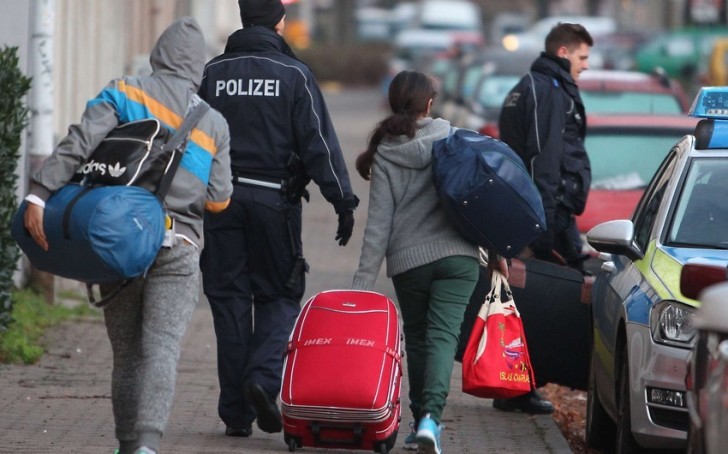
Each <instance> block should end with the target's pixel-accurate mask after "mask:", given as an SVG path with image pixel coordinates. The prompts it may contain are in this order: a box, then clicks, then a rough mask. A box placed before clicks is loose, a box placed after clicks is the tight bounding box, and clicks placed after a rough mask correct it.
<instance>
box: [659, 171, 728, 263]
mask: <svg viewBox="0 0 728 454" xmlns="http://www.w3.org/2000/svg"><path fill="white" fill-rule="evenodd" d="M726 194H728V160H726V159H725V158H695V159H693V160H692V161H691V163H690V166H689V168H688V172H687V176H686V178H685V180H684V183H683V185H682V191H681V192H680V198H679V200H678V201H677V203H676V205H675V211H674V215H673V220H672V222H671V223H670V230H669V231H668V233H667V239H666V242H667V244H671V245H679V246H683V247H697V248H710V249H720V248H726V247H728V198H727V197H726V196H725V195H726Z"/></svg>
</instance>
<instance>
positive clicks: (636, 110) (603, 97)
mask: <svg viewBox="0 0 728 454" xmlns="http://www.w3.org/2000/svg"><path fill="white" fill-rule="evenodd" d="M577 84H578V85H579V92H580V93H581V98H582V100H583V101H584V108H585V109H586V113H587V115H591V114H605V115H607V114H623V113H628V114H649V115H655V114H656V115H663V114H668V115H680V114H686V113H687V112H688V109H690V101H689V100H688V97H687V95H686V94H685V91H684V90H683V88H682V86H681V85H680V84H679V83H677V82H676V81H674V80H672V79H670V78H669V77H667V76H665V75H664V74H660V73H652V74H647V73H642V72H638V71H617V70H589V71H584V72H583V73H581V76H580V77H579V81H578V82H577Z"/></svg>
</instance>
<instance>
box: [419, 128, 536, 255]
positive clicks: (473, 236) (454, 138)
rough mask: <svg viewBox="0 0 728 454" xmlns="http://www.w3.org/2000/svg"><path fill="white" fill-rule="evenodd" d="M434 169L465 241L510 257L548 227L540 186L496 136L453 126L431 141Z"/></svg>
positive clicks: (437, 184) (440, 191)
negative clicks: (448, 133)
mask: <svg viewBox="0 0 728 454" xmlns="http://www.w3.org/2000/svg"><path fill="white" fill-rule="evenodd" d="M432 172H433V180H434V183H435V187H436V188H437V192H438V195H439V197H440V201H441V202H442V205H443V207H444V209H445V211H446V212H447V213H448V216H449V218H450V219H451V221H452V222H453V224H454V225H455V227H456V228H457V230H458V231H459V232H460V234H461V235H463V237H465V238H466V239H467V240H469V241H471V242H473V243H475V244H477V245H479V246H482V247H484V248H486V249H488V250H493V249H494V250H495V251H497V252H498V254H500V255H501V256H503V257H507V258H510V257H514V256H516V255H517V254H518V253H519V252H521V251H522V250H523V249H524V248H525V247H526V246H528V245H529V244H530V243H531V242H533V240H535V239H536V238H538V237H539V236H540V235H541V234H542V233H544V232H545V231H546V219H545V215H544V210H543V202H542V201H541V195H540V194H539V192H538V188H536V185H535V184H534V182H533V180H532V179H531V177H530V175H529V174H528V171H527V170H526V168H525V167H524V165H523V161H521V159H520V158H519V157H518V155H517V154H516V153H515V152H514V151H513V150H512V149H511V148H510V147H509V146H508V145H506V144H505V143H503V142H501V141H500V140H497V139H494V138H492V137H488V136H485V135H482V134H478V133H477V132H475V131H471V130H468V129H457V130H455V131H454V132H453V133H452V134H450V135H449V136H448V137H447V138H444V139H440V140H438V141H436V142H434V144H433V146H432Z"/></svg>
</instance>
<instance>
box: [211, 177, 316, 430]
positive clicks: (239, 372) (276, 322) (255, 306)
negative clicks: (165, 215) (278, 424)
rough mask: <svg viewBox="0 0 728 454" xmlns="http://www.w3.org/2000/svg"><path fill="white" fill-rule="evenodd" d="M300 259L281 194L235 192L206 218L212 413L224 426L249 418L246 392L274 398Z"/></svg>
mask: <svg viewBox="0 0 728 454" xmlns="http://www.w3.org/2000/svg"><path fill="white" fill-rule="evenodd" d="M298 254H301V204H300V203H297V204H293V205H291V206H289V205H288V203H287V202H286V201H285V198H284V197H283V196H282V194H281V192H280V190H275V189H269V188H262V187H257V186H255V187H254V186H247V185H245V186H244V185H235V188H234V192H233V197H232V200H231V204H230V206H229V207H228V208H227V209H226V210H224V211H222V212H221V213H218V214H207V215H206V217H205V248H204V250H203V253H202V258H201V268H202V273H203V288H204V292H205V295H206V297H207V299H208V301H209V303H210V308H211V309H212V315H213V319H214V325H215V334H216V336H217V367H218V378H219V381H220V398H219V402H218V413H219V415H220V418H221V419H222V420H223V422H224V423H225V424H226V425H227V426H230V427H234V428H242V427H245V426H247V425H249V424H250V423H251V422H252V421H253V420H254V419H255V417H256V415H255V411H254V409H253V407H252V406H251V404H250V402H249V401H248V400H247V399H246V397H245V387H246V386H247V385H248V384H250V383H257V384H259V385H260V386H262V387H263V389H264V390H265V391H266V392H267V393H268V395H269V396H270V397H271V398H272V399H275V398H276V397H277V395H278V393H279V391H280V386H281V373H282V366H283V355H284V352H285V348H286V345H287V342H288V336H289V335H290V332H291V330H292V328H293V324H294V323H295V320H296V316H297V315H298V313H299V310H300V301H301V298H302V296H303V292H304V288H305V282H304V271H303V270H301V271H300V276H298V279H295V281H296V282H295V284H294V285H293V286H292V288H289V287H287V285H286V284H287V283H289V280H290V278H291V272H292V269H293V267H294V261H295V257H296V255H298Z"/></svg>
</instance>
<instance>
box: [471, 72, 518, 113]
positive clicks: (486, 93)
mask: <svg viewBox="0 0 728 454" xmlns="http://www.w3.org/2000/svg"><path fill="white" fill-rule="evenodd" d="M520 78H521V77H520V76H488V77H487V78H486V79H485V80H484V81H483V83H482V84H481V85H480V88H479V90H478V94H477V96H478V103H479V104H480V105H482V106H483V107H486V108H500V107H501V106H502V105H503V101H504V100H505V99H506V96H507V95H508V92H509V91H511V88H513V87H515V86H516V84H517V83H518V81H519V80H520Z"/></svg>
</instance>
